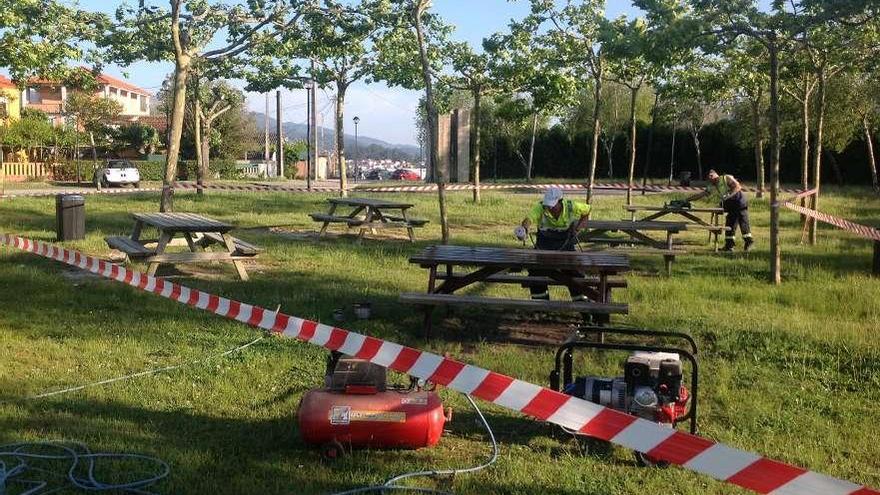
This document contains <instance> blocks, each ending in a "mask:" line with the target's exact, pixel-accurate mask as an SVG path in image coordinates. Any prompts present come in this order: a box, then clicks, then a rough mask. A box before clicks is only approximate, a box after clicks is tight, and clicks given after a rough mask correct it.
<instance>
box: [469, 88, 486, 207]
mask: <svg viewBox="0 0 880 495" xmlns="http://www.w3.org/2000/svg"><path fill="white" fill-rule="evenodd" d="M473 94H474V120H473V126H474V141H473V143H472V145H471V147H472V148H473V151H472V152H471V174H473V178H472V180H471V182H472V183H473V184H474V203H476V204H480V202H481V198H480V137H481V129H480V125H481V118H480V111H481V108H480V107H481V101H480V100H482V96H483V91H482V89H480V88H476V89H474V91H473Z"/></svg>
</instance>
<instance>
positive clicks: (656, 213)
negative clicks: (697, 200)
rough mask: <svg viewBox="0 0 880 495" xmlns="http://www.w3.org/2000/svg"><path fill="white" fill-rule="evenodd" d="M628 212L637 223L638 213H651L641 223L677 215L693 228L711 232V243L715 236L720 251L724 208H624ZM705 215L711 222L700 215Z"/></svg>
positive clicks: (637, 206) (633, 206)
mask: <svg viewBox="0 0 880 495" xmlns="http://www.w3.org/2000/svg"><path fill="white" fill-rule="evenodd" d="M624 208H626V211H628V212H629V213H630V220H631V221H636V213H637V212H648V213H650V214H649V215H648V216H646V217H643V218H640V219H639V221H641V222H650V221H652V220H657V219H660V218H663V217H665V216H667V215H675V216H679V217H682V218H684V219H685V220H686V221H688V222H689V223H690V225H691V226H700V227H702V228H705V229H706V230H708V231H709V242H712V238H713V236H714V239H715V249H716V250H717V249H718V236H719V235H720V234H721V233H722V232H724V231H725V230H726V227H724V226H723V225H721V216H722V215H724V208H710V207H705V208H682V207H676V206H670V205H664V206H640V205H626V206H624ZM700 213H703V214H706V213H708V214H709V221H708V222H707V221H706V220H704V219H703V218H701V217H700V216H699V215H698V214H700Z"/></svg>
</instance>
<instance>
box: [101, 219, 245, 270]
mask: <svg viewBox="0 0 880 495" xmlns="http://www.w3.org/2000/svg"><path fill="white" fill-rule="evenodd" d="M132 217H134V220H135V224H134V228H133V230H132V233H131V236H130V237H125V236H109V237H105V238H104V240H105V241H106V242H107V245H108V246H109V247H110V248H112V249H116V250H117V251H121V252H122V253H124V254H125V255H126V256H127V257H128V258H129V259H132V260H141V261H144V262H146V263H149V267H148V269H147V274H148V275H150V276H154V275H156V271H157V270H158V269H159V265H161V264H163V263H169V264H176V263H199V262H205V261H227V262H231V263H232V264H233V266H235V270H236V272H237V273H238V276H239V277H240V278H241V279H242V280H248V274H247V271H246V270H245V268H244V265H243V264H242V260H244V259H248V258H253V257H254V256H257V255H258V254H259V253H260V248H258V247H256V246H254V245H253V244H250V243H248V242H245V241H243V240H241V239H236V238H235V237H232V236H231V235H229V231H231V230H232V229H233V226H232V225H229V224H227V223H223V222H220V221H218V220H214V219H211V218H208V217H204V216H201V215H196V214H193V213H134V214H133V215H132ZM144 227H152V228H155V229H156V230H157V231H158V232H159V238H158V239H141V235H142V233H143V230H144ZM176 236H181V237H183V239H184V240H185V241H186V245H187V247H188V248H189V250H190V251H189V252H174V253H169V252H166V249H167V247H168V246H169V245H171V244H172V242H173V240H174V238H175V237H176ZM213 245H218V246H221V247H222V248H223V251H215V252H207V251H205V248H208V247H211V246H213Z"/></svg>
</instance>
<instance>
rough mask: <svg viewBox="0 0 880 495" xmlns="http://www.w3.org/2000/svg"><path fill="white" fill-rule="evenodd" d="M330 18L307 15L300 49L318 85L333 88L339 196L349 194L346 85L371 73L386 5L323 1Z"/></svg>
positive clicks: (368, 0) (366, 1)
mask: <svg viewBox="0 0 880 495" xmlns="http://www.w3.org/2000/svg"><path fill="white" fill-rule="evenodd" d="M325 1H326V3H327V7H326V9H327V10H328V11H329V12H330V13H331V14H330V15H321V14H312V15H309V16H307V24H308V26H309V31H310V36H309V38H308V42H307V43H306V44H305V45H304V46H303V49H304V50H303V52H304V53H308V54H309V55H310V57H311V58H312V60H314V61H315V63H316V66H315V69H316V70H315V71H314V73H313V74H312V76H313V77H314V78H315V80H317V82H318V84H321V85H327V84H332V85H334V86H335V87H336V105H335V113H336V160H337V168H338V169H339V194H340V196H343V197H344V196H347V195H348V186H347V184H346V181H347V172H346V163H345V95H346V92H347V91H348V88H349V86H351V85H352V84H353V83H354V82H356V81H359V80H361V79H363V78H365V77H367V76H368V75H370V73H371V72H372V70H373V67H374V65H375V62H376V58H377V52H376V51H375V50H372V49H371V45H373V44H374V42H375V41H376V36H378V35H379V33H381V32H382V27H383V25H382V20H383V19H384V18H385V16H387V11H386V5H385V2H382V1H378V0H361V1H360V3H358V4H357V5H356V6H353V7H351V8H350V9H349V8H345V6H344V5H343V4H341V3H339V2H337V1H335V0H325Z"/></svg>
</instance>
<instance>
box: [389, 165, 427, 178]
mask: <svg viewBox="0 0 880 495" xmlns="http://www.w3.org/2000/svg"><path fill="white" fill-rule="evenodd" d="M391 180H422V178H421V177H419V174H418V173H416V172H414V171H412V170H407V169H405V168H399V169H397V170H395V171H394V172H393V173H392V174H391Z"/></svg>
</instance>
